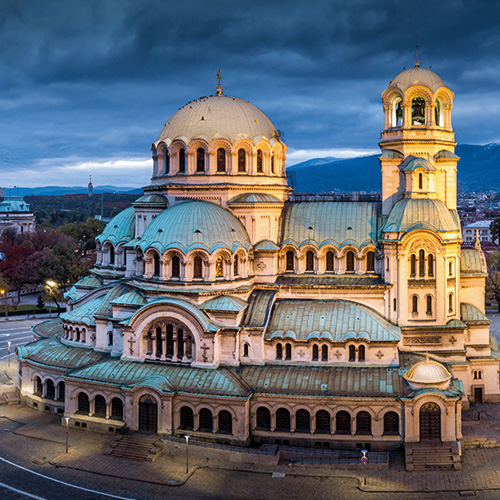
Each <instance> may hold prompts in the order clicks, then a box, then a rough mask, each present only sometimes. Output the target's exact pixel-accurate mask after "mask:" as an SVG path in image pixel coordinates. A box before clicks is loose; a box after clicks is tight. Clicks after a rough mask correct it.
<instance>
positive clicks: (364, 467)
mask: <svg viewBox="0 0 500 500" xmlns="http://www.w3.org/2000/svg"><path fill="white" fill-rule="evenodd" d="M361 453H363V456H362V457H361V462H362V464H363V471H364V476H365V480H364V484H365V486H366V464H367V463H368V457H367V456H366V454H367V453H368V450H361Z"/></svg>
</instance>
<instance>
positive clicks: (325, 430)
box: [316, 410, 330, 434]
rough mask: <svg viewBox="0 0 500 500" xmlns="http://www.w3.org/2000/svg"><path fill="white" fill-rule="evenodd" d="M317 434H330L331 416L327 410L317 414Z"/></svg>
mask: <svg viewBox="0 0 500 500" xmlns="http://www.w3.org/2000/svg"><path fill="white" fill-rule="evenodd" d="M316 432H317V433H318V434H329V433H330V414H329V413H328V412H327V411H326V410H319V411H318V412H316Z"/></svg>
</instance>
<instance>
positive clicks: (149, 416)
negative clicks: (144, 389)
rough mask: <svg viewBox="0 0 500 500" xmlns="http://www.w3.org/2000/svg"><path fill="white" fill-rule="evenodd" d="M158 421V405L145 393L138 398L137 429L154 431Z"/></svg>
mask: <svg viewBox="0 0 500 500" xmlns="http://www.w3.org/2000/svg"><path fill="white" fill-rule="evenodd" d="M157 423H158V405H157V404H156V401H155V399H154V398H152V397H151V396H148V395H145V396H142V398H141V399H140V400H139V431H141V432H152V433H156V431H157Z"/></svg>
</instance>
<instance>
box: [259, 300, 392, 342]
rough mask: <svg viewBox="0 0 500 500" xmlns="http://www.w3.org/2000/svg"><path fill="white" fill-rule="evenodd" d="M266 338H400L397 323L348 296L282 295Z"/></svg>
mask: <svg viewBox="0 0 500 500" xmlns="http://www.w3.org/2000/svg"><path fill="white" fill-rule="evenodd" d="M265 338H266V339H268V340H269V339H273V338H284V339H285V338H290V339H294V340H309V339H325V340H330V341H332V342H345V341H347V340H351V339H365V340H368V341H371V342H397V341H399V340H400V339H401V334H400V330H399V328H398V327H397V326H395V325H392V324H391V323H389V322H388V321H387V320H386V319H385V318H384V317H383V316H381V315H380V314H378V313H377V312H376V311H374V310H372V309H370V308H368V307H366V306H364V305H361V304H358V303H355V302H348V301H344V300H310V299H286V300H285V299H283V300H282V299H280V300H277V301H276V302H275V304H274V306H273V310H272V313H271V319H270V321H269V325H268V327H267V329H266V334H265Z"/></svg>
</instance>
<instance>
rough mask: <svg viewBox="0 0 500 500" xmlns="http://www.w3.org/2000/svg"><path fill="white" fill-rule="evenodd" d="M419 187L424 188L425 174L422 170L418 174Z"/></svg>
mask: <svg viewBox="0 0 500 500" xmlns="http://www.w3.org/2000/svg"><path fill="white" fill-rule="evenodd" d="M418 189H424V176H423V174H422V173H421V172H419V174H418Z"/></svg>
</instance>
